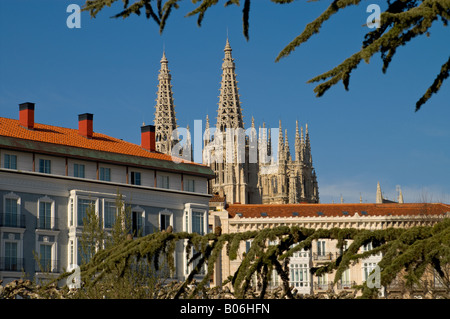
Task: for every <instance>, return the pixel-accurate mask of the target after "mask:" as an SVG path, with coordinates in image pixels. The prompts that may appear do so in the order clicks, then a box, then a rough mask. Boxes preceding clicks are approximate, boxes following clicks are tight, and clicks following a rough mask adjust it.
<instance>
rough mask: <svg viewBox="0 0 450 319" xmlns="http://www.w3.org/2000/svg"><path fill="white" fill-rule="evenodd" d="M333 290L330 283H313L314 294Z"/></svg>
mask: <svg viewBox="0 0 450 319" xmlns="http://www.w3.org/2000/svg"><path fill="white" fill-rule="evenodd" d="M332 288H333V283H332V282H331V281H326V282H315V283H314V290H315V291H316V292H327V291H328V290H331V289H332Z"/></svg>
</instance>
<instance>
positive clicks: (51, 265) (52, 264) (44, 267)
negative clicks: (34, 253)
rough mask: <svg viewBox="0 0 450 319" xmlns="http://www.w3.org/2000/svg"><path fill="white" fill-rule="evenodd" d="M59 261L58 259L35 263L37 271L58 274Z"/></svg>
mask: <svg viewBox="0 0 450 319" xmlns="http://www.w3.org/2000/svg"><path fill="white" fill-rule="evenodd" d="M58 264H59V261H58V260H56V259H40V260H39V261H36V262H35V271H36V272H41V273H57V272H58Z"/></svg>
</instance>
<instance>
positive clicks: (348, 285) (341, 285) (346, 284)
mask: <svg viewBox="0 0 450 319" xmlns="http://www.w3.org/2000/svg"><path fill="white" fill-rule="evenodd" d="M354 286H356V282H354V281H338V283H337V289H352V288H353V287H354Z"/></svg>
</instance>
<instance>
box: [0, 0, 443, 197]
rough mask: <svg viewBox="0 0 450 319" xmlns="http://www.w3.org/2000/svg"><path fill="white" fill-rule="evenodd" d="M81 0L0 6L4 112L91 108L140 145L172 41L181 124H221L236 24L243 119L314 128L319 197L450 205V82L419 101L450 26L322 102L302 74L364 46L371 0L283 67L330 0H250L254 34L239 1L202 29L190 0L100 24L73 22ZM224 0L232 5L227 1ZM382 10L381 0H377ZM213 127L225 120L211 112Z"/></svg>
mask: <svg viewBox="0 0 450 319" xmlns="http://www.w3.org/2000/svg"><path fill="white" fill-rule="evenodd" d="M84 2H85V1H84V0H83V1H79V0H68V1H65V0H39V1H25V0H14V1H6V0H2V1H0V116H1V117H8V118H18V104H19V103H22V102H34V103H36V115H35V119H36V122H38V123H46V124H51V125H57V126H64V127H71V128H77V125H78V124H77V116H78V114H81V113H87V112H88V113H93V114H94V131H97V132H101V133H104V134H107V135H110V136H113V137H117V138H122V139H124V140H127V141H130V142H133V143H136V144H140V126H141V125H142V123H143V122H145V123H147V124H149V123H152V121H153V114H154V105H155V98H156V90H157V88H156V85H157V75H158V70H159V67H160V63H159V61H160V59H161V55H162V51H163V47H165V51H166V55H167V58H168V60H169V68H170V70H171V74H172V84H173V90H174V97H175V105H176V112H177V119H178V124H179V125H180V126H182V127H184V126H186V125H187V124H189V125H190V126H191V127H192V126H193V123H194V120H203V121H204V120H205V116H206V114H208V115H209V117H210V119H215V117H216V111H217V103H218V94H219V87H220V74H221V63H222V59H223V48H224V46H225V41H226V36H227V30H228V35H229V39H230V43H231V46H232V48H233V57H234V58H235V62H236V72H237V78H238V81H239V84H238V86H239V89H240V95H241V102H242V107H243V114H244V121H245V123H246V124H245V126H246V127H249V125H250V123H251V117H252V116H254V118H255V122H256V125H257V126H258V125H262V122H263V121H264V122H266V125H267V126H268V127H278V121H279V120H281V121H282V127H283V130H284V129H285V128H287V129H288V132H289V136H288V137H289V141H290V144H291V149H293V141H294V136H295V121H296V120H298V121H299V123H300V125H302V126H304V125H305V123H308V126H309V131H310V135H311V143H312V154H313V162H314V166H315V169H316V173H317V176H318V183H319V193H320V198H321V202H323V203H330V202H332V201H334V202H339V201H340V197H341V195H342V196H343V199H344V202H347V203H350V202H359V198H360V195H361V196H362V199H363V201H364V202H369V203H370V202H374V201H375V194H376V184H377V182H378V181H379V182H380V183H381V187H382V190H383V192H384V195H385V197H387V198H389V199H395V197H396V194H397V193H396V186H397V185H400V186H401V188H402V192H403V195H404V199H405V201H407V202H417V201H422V200H426V201H433V202H436V201H440V202H447V203H450V125H449V123H450V121H449V120H450V81H447V82H444V85H443V86H442V88H441V91H440V92H439V93H438V94H437V95H435V96H433V97H432V98H431V100H429V102H428V103H427V104H425V105H424V106H423V109H422V110H420V111H419V112H417V113H416V112H414V107H415V102H416V101H417V100H418V99H419V98H420V96H421V95H422V94H423V93H424V92H425V90H426V89H427V88H428V86H429V85H430V84H431V83H432V82H433V80H434V77H435V75H436V74H437V72H438V71H439V70H440V67H441V65H442V64H443V63H444V62H445V61H446V60H447V59H448V55H449V52H450V41H448V40H447V39H448V37H449V29H448V27H447V28H445V27H443V26H442V23H441V22H435V23H434V25H433V27H432V28H431V34H430V37H423V38H419V39H415V40H413V41H412V42H410V43H409V44H408V45H407V46H405V47H402V48H400V49H399V50H398V52H397V55H396V56H395V57H394V59H393V61H392V63H391V66H390V67H389V69H388V71H387V73H386V74H383V73H382V72H381V66H382V63H381V59H380V56H379V55H376V56H375V57H373V58H372V60H371V61H370V63H369V64H366V63H362V64H360V65H359V67H358V68H357V69H356V70H355V71H354V72H353V73H352V77H351V79H350V90H349V91H348V92H347V91H345V90H344V88H343V86H342V84H338V85H337V86H335V87H333V88H331V89H330V90H329V91H328V92H327V93H326V94H325V95H324V96H323V97H321V98H317V97H315V94H314V92H313V89H314V85H313V84H307V83H306V82H307V81H308V80H309V79H311V78H312V77H314V76H316V75H319V74H321V73H323V72H325V71H328V70H329V69H331V68H332V67H334V66H336V65H337V64H338V63H340V62H342V61H343V60H344V59H345V58H347V57H348V56H350V55H351V54H352V53H354V52H356V51H358V50H359V48H360V46H361V40H362V38H363V36H364V34H365V33H366V32H367V31H368V29H367V27H364V26H363V25H364V24H365V22H366V18H367V16H368V15H369V13H367V12H366V7H367V5H369V4H370V3H377V1H366V2H363V3H362V4H361V5H359V6H355V7H352V8H349V9H346V10H344V11H343V12H341V13H339V14H338V15H336V16H334V17H333V18H332V19H331V20H330V21H328V22H327V23H326V24H325V25H324V26H323V28H322V29H321V31H320V33H319V34H317V35H315V36H313V37H312V38H311V39H310V40H309V41H308V42H307V43H306V44H304V45H302V46H301V47H299V48H297V49H296V50H295V51H294V52H293V53H292V54H291V55H290V56H288V57H287V58H284V59H282V60H281V61H280V62H278V63H275V58H276V56H277V55H278V52H280V51H281V50H282V49H283V48H284V46H285V45H287V44H288V43H289V42H290V41H291V40H292V39H293V38H294V37H295V36H296V35H298V34H299V33H300V32H301V31H302V30H303V29H304V27H305V25H306V24H307V23H309V22H311V21H312V20H313V19H314V18H315V17H317V16H318V15H319V14H320V13H321V12H322V11H323V10H324V9H325V8H326V6H327V5H328V4H329V1H319V2H307V1H297V2H295V3H293V4H289V5H276V4H273V3H271V2H270V1H269V0H259V1H256V0H254V1H253V2H252V7H251V15H250V40H249V41H246V40H245V38H244V36H243V34H242V13H241V10H242V8H241V7H236V6H231V7H228V8H223V4H219V5H217V6H216V7H213V8H211V9H210V11H208V12H207V14H206V16H205V19H204V21H203V25H202V27H200V28H199V27H198V26H197V24H196V18H195V17H191V18H186V17H184V16H185V15H186V13H188V12H189V11H190V10H192V9H193V8H194V6H193V5H192V4H191V2H190V1H185V2H181V8H180V9H179V10H174V11H173V12H172V15H171V17H170V18H169V20H168V23H167V26H166V29H165V31H164V33H163V34H162V35H160V34H159V31H158V26H157V25H156V24H155V23H154V22H153V21H150V20H147V19H146V18H145V16H144V15H142V16H140V17H137V16H132V17H130V18H128V19H125V20H123V19H111V18H110V17H111V16H112V15H114V14H115V13H117V12H119V10H120V6H117V5H115V6H113V7H111V8H106V9H105V10H104V11H102V12H100V13H99V15H98V17H97V18H96V19H91V18H90V17H89V14H88V13H87V12H84V13H82V15H81V28H80V29H69V28H68V27H67V25H66V19H67V17H68V16H69V13H67V12H66V8H67V6H68V5H69V4H72V3H75V4H79V5H82V4H84ZM222 2H224V1H222ZM379 3H380V5H381V4H383V3H384V1H379ZM211 122H212V123H214V122H215V120H211Z"/></svg>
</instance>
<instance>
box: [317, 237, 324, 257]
mask: <svg viewBox="0 0 450 319" xmlns="http://www.w3.org/2000/svg"><path fill="white" fill-rule="evenodd" d="M317 255H318V256H325V240H319V241H317Z"/></svg>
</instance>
